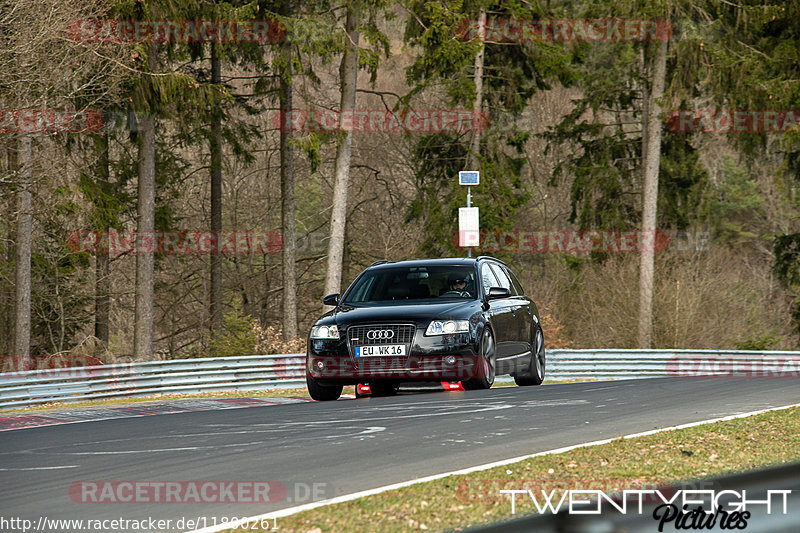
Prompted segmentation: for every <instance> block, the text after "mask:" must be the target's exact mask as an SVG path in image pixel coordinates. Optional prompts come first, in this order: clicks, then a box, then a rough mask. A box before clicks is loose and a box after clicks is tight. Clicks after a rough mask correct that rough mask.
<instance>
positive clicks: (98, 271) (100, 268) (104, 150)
mask: <svg viewBox="0 0 800 533" xmlns="http://www.w3.org/2000/svg"><path fill="white" fill-rule="evenodd" d="M97 148H98V152H99V155H100V157H99V160H98V162H97V181H98V185H99V186H100V190H101V191H103V192H104V193H107V192H108V180H109V176H110V172H109V157H108V133H101V134H100V135H99V136H98V137H97ZM100 229H103V230H105V235H104V238H108V229H109V228H100ZM109 263H110V261H109V257H108V253H107V252H106V251H105V250H103V249H101V250H100V251H99V253H97V254H95V263H94V268H95V279H94V336H95V337H97V338H98V339H100V340H101V341H102V342H103V344H104V345H105V346H106V347H108V322H109V313H110V309H111V277H110V269H109Z"/></svg>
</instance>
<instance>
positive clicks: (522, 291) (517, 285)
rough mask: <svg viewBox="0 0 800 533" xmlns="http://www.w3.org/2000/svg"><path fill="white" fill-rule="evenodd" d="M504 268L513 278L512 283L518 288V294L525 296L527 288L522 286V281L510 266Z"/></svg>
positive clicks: (510, 277)
mask: <svg viewBox="0 0 800 533" xmlns="http://www.w3.org/2000/svg"><path fill="white" fill-rule="evenodd" d="M503 270H504V271H505V273H506V274H508V277H509V279H511V284H512V285H513V286H514V288H515V289H516V290H517V294H518V295H519V296H525V289H523V288H522V283H520V282H519V280H518V279H517V276H515V275H514V273H513V272H511V269H510V268H508V267H503Z"/></svg>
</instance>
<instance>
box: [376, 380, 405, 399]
mask: <svg viewBox="0 0 800 533" xmlns="http://www.w3.org/2000/svg"><path fill="white" fill-rule="evenodd" d="M398 388H399V386H398V385H397V383H392V382H391V381H373V382H372V383H370V384H369V390H370V391H371V392H372V395H373V396H396V395H397V389H398Z"/></svg>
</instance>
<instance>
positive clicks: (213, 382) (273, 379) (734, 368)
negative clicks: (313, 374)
mask: <svg viewBox="0 0 800 533" xmlns="http://www.w3.org/2000/svg"><path fill="white" fill-rule="evenodd" d="M304 366H305V355H304V354H282V355H251V356H241V357H217V358H202V359H177V360H171V361H152V362H146V363H129V364H117V365H104V366H84V367H73V368H54V369H44V370H32V371H26V372H10V373H3V374H0V408H14V407H29V406H34V405H39V404H43V403H48V402H75V401H82V400H93V399H103V398H122V397H135V396H150V395H155V394H175V393H183V394H193V393H202V392H215V391H251V390H261V389H271V388H294V387H304V386H305V371H304ZM706 375H716V376H739V375H741V376H760V375H766V376H788V377H800V352H777V351H773V352H757V351H724V350H614V349H603V350H549V351H548V352H547V376H546V379H547V380H548V381H565V380H576V379H599V380H607V379H640V378H655V377H668V376H674V377H688V376H706Z"/></svg>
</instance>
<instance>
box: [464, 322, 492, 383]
mask: <svg viewBox="0 0 800 533" xmlns="http://www.w3.org/2000/svg"><path fill="white" fill-rule="evenodd" d="M479 362H480V363H482V364H483V365H484V366H483V369H481V371H480V372H479V375H478V376H476V377H474V378H471V379H466V380H464V381H462V382H461V385H462V386H463V387H464V390H479V389H489V388H491V387H492V384H494V375H495V371H496V370H497V357H496V354H495V347H494V337H493V336H492V332H491V331H490V330H489V328H486V329H485V330H484V331H483V340H482V341H481V358H480V361H479Z"/></svg>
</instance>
